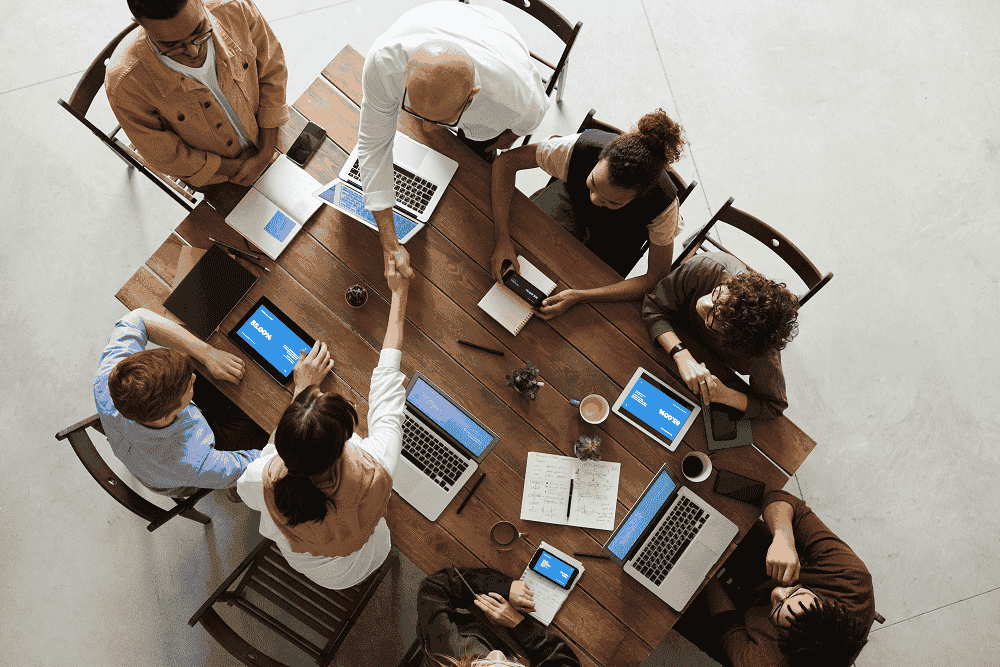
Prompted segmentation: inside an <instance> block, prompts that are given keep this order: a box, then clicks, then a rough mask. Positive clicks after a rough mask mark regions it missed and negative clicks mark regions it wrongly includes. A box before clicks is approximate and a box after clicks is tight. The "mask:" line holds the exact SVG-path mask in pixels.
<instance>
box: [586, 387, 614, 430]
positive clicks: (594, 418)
mask: <svg viewBox="0 0 1000 667" xmlns="http://www.w3.org/2000/svg"><path fill="white" fill-rule="evenodd" d="M610 412H611V406H609V405H608V401H607V400H606V399H605V398H604V397H603V396H601V395H600V394H590V395H589V396H585V397H584V398H583V400H581V401H580V417H582V418H583V421H585V422H587V423H588V424H600V423H601V422H602V421H604V420H605V419H607V418H608V414H609V413H610Z"/></svg>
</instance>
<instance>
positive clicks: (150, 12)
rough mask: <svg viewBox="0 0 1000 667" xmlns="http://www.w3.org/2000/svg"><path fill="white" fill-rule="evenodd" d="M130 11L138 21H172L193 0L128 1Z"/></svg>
mask: <svg viewBox="0 0 1000 667" xmlns="http://www.w3.org/2000/svg"><path fill="white" fill-rule="evenodd" d="M127 1H128V8H129V11H130V12H132V16H134V17H135V18H136V19H138V20H140V21H141V20H142V19H153V20H154V21H162V20H163V19H172V18H174V17H175V16H177V15H178V14H180V13H181V10H182V9H184V5H186V4H187V3H188V2H189V1H191V0H127Z"/></svg>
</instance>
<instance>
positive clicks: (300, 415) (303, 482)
mask: <svg viewBox="0 0 1000 667" xmlns="http://www.w3.org/2000/svg"><path fill="white" fill-rule="evenodd" d="M357 424H358V412H357V410H355V409H354V406H353V405H351V404H350V403H348V402H347V399H345V398H344V397H343V396H341V395H340V394H336V393H333V392H328V393H326V394H324V393H323V392H322V391H321V390H320V388H319V387H318V386H317V385H310V386H309V387H307V388H305V389H303V390H302V391H301V392H300V393H299V395H298V396H296V397H295V400H293V401H292V403H291V405H289V406H288V407H287V408H286V409H285V412H284V414H282V415H281V419H280V420H279V421H278V428H277V429H275V432H274V447H275V449H277V450H278V456H280V457H281V460H282V461H283V462H284V464H285V467H287V468H288V474H287V475H285V476H284V477H282V478H281V479H279V480H278V481H277V482H275V484H274V504H275V506H276V507H277V508H278V511H279V512H281V514H282V516H284V517H285V518H286V519H287V520H288V523H289V525H291V526H297V525H299V524H300V523H305V522H307V521H322V520H323V519H324V518H325V517H326V503H327V496H326V494H325V493H323V492H322V491H320V490H319V489H317V488H316V487H315V486H314V485H313V483H312V481H311V480H310V479H309V476H310V475H319V474H321V473H323V472H324V471H326V470H328V469H329V468H330V466H332V465H333V464H334V463H335V462H336V461H337V459H339V458H340V455H341V454H343V453H344V443H346V442H347V440H348V438H350V437H351V436H352V435H354V427H355V426H357Z"/></svg>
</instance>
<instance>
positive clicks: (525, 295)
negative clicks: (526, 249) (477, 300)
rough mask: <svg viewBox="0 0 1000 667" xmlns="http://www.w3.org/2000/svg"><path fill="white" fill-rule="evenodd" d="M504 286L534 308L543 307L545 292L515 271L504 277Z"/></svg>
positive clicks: (512, 270)
mask: <svg viewBox="0 0 1000 667" xmlns="http://www.w3.org/2000/svg"><path fill="white" fill-rule="evenodd" d="M503 284H504V285H506V286H507V289H509V290H510V291H511V292H513V293H514V294H516V295H518V296H519V297H521V298H522V299H524V300H525V301H527V302H528V305H530V306H531V307H532V308H538V306H540V305H542V301H544V300H545V292H543V291H542V290H540V289H538V288H537V287H535V286H534V285H532V284H531V283H529V282H528V281H527V280H525V278H524V276H522V275H520V274H519V273H517V272H516V271H514V269H511V270H510V271H508V272H507V273H505V274H504V275H503Z"/></svg>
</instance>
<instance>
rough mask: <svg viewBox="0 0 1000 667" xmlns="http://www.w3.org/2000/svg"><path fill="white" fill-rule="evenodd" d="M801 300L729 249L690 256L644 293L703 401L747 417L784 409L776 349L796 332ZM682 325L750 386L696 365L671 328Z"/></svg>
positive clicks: (649, 320)
mask: <svg viewBox="0 0 1000 667" xmlns="http://www.w3.org/2000/svg"><path fill="white" fill-rule="evenodd" d="M797 315H798V299H796V298H795V295H794V294H792V293H791V292H790V291H788V288H787V287H785V285H784V283H776V282H774V281H773V280H768V279H767V278H765V277H764V276H762V275H760V274H759V273H757V272H755V271H752V270H750V269H748V268H747V267H746V265H745V264H743V262H741V261H740V260H738V259H736V258H735V257H733V256H732V255H729V254H726V253H722V252H707V253H701V254H698V255H695V256H694V257H692V258H691V259H689V260H688V261H686V262H684V263H683V264H681V265H680V266H679V267H677V269H675V270H674V271H672V272H671V273H670V275H668V276H667V277H666V278H664V279H663V280H662V281H660V283H659V284H658V285H657V286H656V288H655V289H654V290H653V291H652V292H651V293H649V294H647V295H646V298H645V300H644V301H643V306H642V318H643V320H644V321H645V322H646V325H647V326H648V327H649V333H650V336H652V338H653V340H654V341H655V342H657V343H659V344H660V345H662V346H663V348H664V349H665V350H667V351H668V353H669V354H670V357H671V358H672V359H673V360H674V363H676V364H677V370H678V371H679V372H680V375H681V378H682V379H683V380H684V382H685V383H686V384H687V385H688V388H689V389H691V391H693V392H695V393H697V394H700V395H701V396H702V398H703V399H704V400H705V402H706V403H710V402H713V401H714V402H716V403H722V404H725V405H728V406H731V407H732V408H734V409H736V410H738V411H740V412H742V413H743V417H745V418H746V419H749V420H752V421H761V420H766V419H774V418H775V417H778V416H779V415H781V413H782V412H784V410H785V408H787V407H788V400H787V397H786V395H785V377H784V375H783V374H782V372H781V354H780V353H781V350H783V349H784V348H785V346H786V345H787V344H788V343H789V342H790V341H791V340H792V338H794V336H795V334H796V333H797V332H798V324H797V322H796V317H797ZM677 329H682V330H683V331H684V332H685V333H688V334H690V335H691V336H693V337H694V338H695V339H696V340H697V341H698V342H699V343H701V344H702V345H704V346H705V347H706V348H708V350H709V351H710V352H712V353H713V354H715V356H716V357H718V358H719V360H720V361H722V362H724V363H725V364H726V365H728V366H729V367H730V368H732V369H733V370H735V371H736V372H737V373H740V374H742V375H749V376H750V387H749V392H743V391H740V390H738V389H733V388H730V387H727V386H726V385H725V384H723V383H722V381H721V380H719V378H717V377H716V376H715V375H712V373H711V372H710V371H709V370H708V369H707V368H706V367H705V364H703V363H698V361H697V360H696V359H695V358H694V356H693V355H692V354H691V352H690V351H689V350H688V349H686V348H685V347H684V344H683V343H681V340H680V338H678V337H677V333H676V330H677Z"/></svg>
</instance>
